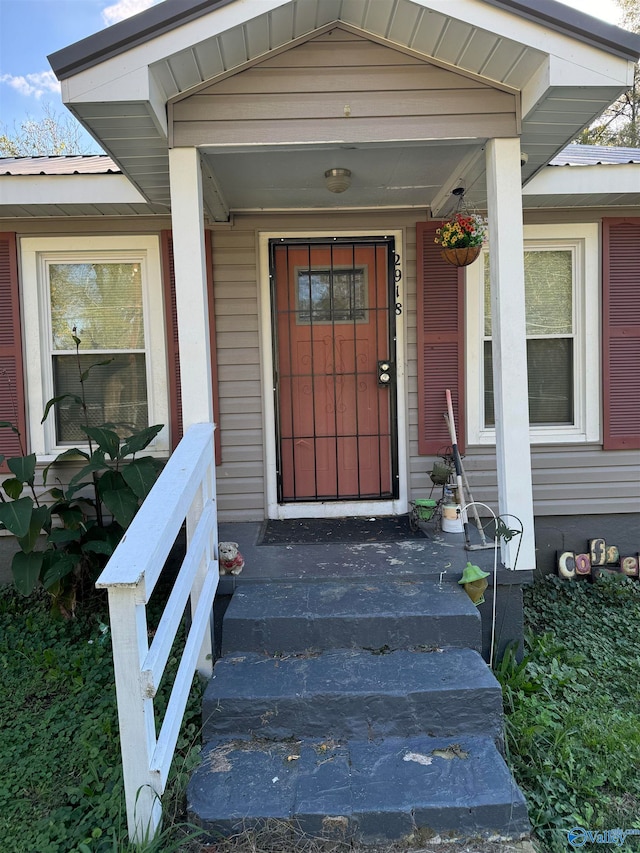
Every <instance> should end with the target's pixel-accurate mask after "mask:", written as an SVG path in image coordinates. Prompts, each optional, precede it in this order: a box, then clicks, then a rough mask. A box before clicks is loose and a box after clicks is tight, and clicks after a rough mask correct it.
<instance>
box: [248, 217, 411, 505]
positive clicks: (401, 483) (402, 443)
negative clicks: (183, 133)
mask: <svg viewBox="0 0 640 853" xmlns="http://www.w3.org/2000/svg"><path fill="white" fill-rule="evenodd" d="M364 237H393V239H394V241H395V252H396V258H395V261H396V263H395V269H396V271H397V272H396V278H397V282H396V305H397V306H398V307H397V309H396V313H395V315H394V316H395V336H396V341H395V347H396V383H395V393H396V412H397V424H396V428H397V444H398V447H397V452H398V472H397V475H398V497H397V498H395V499H392V500H375V501H366V500H364V501H357V500H345V501H313V502H309V503H306V502H295V503H285V504H281V503H278V478H277V453H276V441H277V435H276V432H277V431H276V414H275V401H274V381H273V344H274V332H273V328H272V311H271V282H270V270H269V244H270V242H271V241H272V240H286V239H298V240H306V239H307V238H308V239H309V240H310V241H311V240H319V239H322V240H327V241H331V240H333V238H338V239H339V238H344V239H347V240H354V241H357V240H358V239H361V238H364ZM258 240H259V261H258V263H259V268H258V275H259V292H258V310H259V316H260V360H261V366H262V406H263V409H262V411H263V424H264V454H265V501H266V515H267V518H275V519H286V518H332V517H333V518H336V517H340V516H345V515H354V516H363V515H371V516H373V515H401V514H403V513H405V512H407V509H408V500H407V494H408V470H407V460H408V453H407V450H408V438H407V423H408V421H407V392H406V373H405V367H406V361H405V316H406V297H405V281H404V232H403V231H402V230H391V231H390V230H386V231H382V230H380V229H366V230H362V229H361V230H358V231H334V232H331V233H329V234H328V233H327V232H326V231H308V232H304V233H301V232H299V231H295V232H290V231H287V232H283V231H277V232H267V231H261V232H259V234H258ZM398 311H400V312H401V313H398ZM390 390H391V389H390Z"/></svg>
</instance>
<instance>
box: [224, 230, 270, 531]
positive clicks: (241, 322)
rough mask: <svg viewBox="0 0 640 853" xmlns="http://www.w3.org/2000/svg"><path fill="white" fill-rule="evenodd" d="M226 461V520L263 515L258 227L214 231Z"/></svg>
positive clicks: (241, 519)
mask: <svg viewBox="0 0 640 853" xmlns="http://www.w3.org/2000/svg"><path fill="white" fill-rule="evenodd" d="M212 242H213V282H214V284H213V286H214V295H215V308H216V346H217V354H218V394H219V399H220V425H219V427H220V435H221V441H222V461H221V464H220V465H219V466H218V467H217V469H216V477H217V484H218V496H219V515H220V519H221V520H222V521H247V520H255V519H261V518H263V517H264V506H265V500H264V453H263V445H264V436H263V429H262V382H261V375H260V340H259V334H258V327H259V322H258V283H257V278H258V274H257V262H256V235H255V230H254V229H246V230H245V229H244V228H242V227H238V228H237V229H235V228H234V229H222V230H217V231H214V233H213V241H212Z"/></svg>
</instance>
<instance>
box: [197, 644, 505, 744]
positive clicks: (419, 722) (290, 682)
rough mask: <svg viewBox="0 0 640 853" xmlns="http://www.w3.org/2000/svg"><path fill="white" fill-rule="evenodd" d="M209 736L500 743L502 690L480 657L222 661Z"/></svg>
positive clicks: (212, 693)
mask: <svg viewBox="0 0 640 853" xmlns="http://www.w3.org/2000/svg"><path fill="white" fill-rule="evenodd" d="M203 721H204V731H203V739H204V741H205V742H206V741H208V740H210V739H212V738H213V737H216V736H220V735H228V734H233V733H235V732H245V733H247V734H251V735H253V736H254V737H263V738H287V737H296V736H302V735H304V736H311V737H316V736H317V737H322V736H332V737H342V738H363V739H366V738H370V737H390V736H398V737H400V736H403V735H405V736H406V735H417V734H426V733H429V734H432V735H437V736H440V735H442V736H459V735H461V734H463V733H464V734H488V735H489V736H491V737H492V738H494V740H495V741H496V742H497V743H501V742H502V722H503V718H502V692H501V689H500V685H499V684H498V682H497V681H496V679H495V677H494V675H493V674H492V672H491V670H490V669H489V668H488V666H487V665H486V663H485V662H484V661H483V660H482V658H481V657H480V655H479V654H478V652H476V651H473V650H471V649H456V648H452V649H448V650H446V651H444V652H441V653H438V652H425V651H418V650H415V651H405V650H400V651H395V652H390V653H388V654H380V653H374V652H371V651H363V650H357V649H339V650H333V651H327V652H323V653H322V654H320V655H314V654H311V655H309V654H304V653H302V654H286V655H282V656H277V657H272V656H269V657H267V656H265V655H260V654H256V653H255V652H243V653H239V652H238V653H234V654H231V655H228V656H227V657H224V658H222V659H221V660H219V661H218V662H217V663H216V665H215V668H214V671H213V678H212V679H211V680H210V681H209V684H208V685H207V688H206V690H205V694H204V698H203Z"/></svg>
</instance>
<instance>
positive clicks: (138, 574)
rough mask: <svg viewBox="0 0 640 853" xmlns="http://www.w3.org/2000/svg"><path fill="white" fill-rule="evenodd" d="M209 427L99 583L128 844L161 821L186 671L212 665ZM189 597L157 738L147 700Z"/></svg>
mask: <svg viewBox="0 0 640 853" xmlns="http://www.w3.org/2000/svg"><path fill="white" fill-rule="evenodd" d="M214 429H215V427H214V425H213V424H195V425H194V426H192V427H191V428H190V429H189V430H188V432H187V433H186V435H185V436H184V438H183V439H182V441H181V442H180V444H179V445H178V447H177V448H176V449H175V451H174V453H173V454H172V456H171V458H170V459H169V461H168V462H167V464H166V466H165V468H164V470H163V471H162V473H161V474H160V477H159V478H158V480H157V481H156V483H155V485H154V486H153V488H152V490H151V491H150V492H149V495H148V496H147V498H146V500H145V501H144V503H143V504H142V506H141V508H140V510H139V511H138V513H137V515H136V517H135V518H134V520H133V522H132V524H131V526H130V527H129V529H128V530H127V532H126V534H125V535H124V537H123V538H122V541H121V542H120V544H119V545H118V547H117V548H116V550H115V551H114V553H113V556H112V557H111V559H110V560H109V562H108V563H107V565H106V566H105V568H104V570H103V572H102V574H101V575H100V577H99V578H98V581H97V583H96V586H97V587H99V588H100V589H107V590H108V595H109V614H110V622H111V637H112V645H113V663H114V670H115V679H116V696H117V700H118V721H119V726H120V743H121V751H122V771H123V777H124V788H125V800H126V808H127V826H128V831H129V837H130V838H131V840H132V841H134V842H141V841H143V840H145V839H149V838H153V836H154V835H155V834H156V832H157V830H158V828H159V827H160V824H161V819H162V809H161V797H162V794H163V792H164V788H165V785H166V783H167V777H168V774H169V768H170V766H171V762H172V760H173V754H174V751H175V746H176V742H177V739H178V734H179V731H180V725H181V723H182V718H183V716H184V709H185V707H186V704H187V700H188V696H189V691H190V689H191V683H192V681H193V675H194V672H195V671H196V670H197V671H198V672H200V673H201V674H202V675H203V676H205V677H210V676H211V672H212V667H213V644H212V643H213V599H214V597H215V594H216V589H217V586H218V524H217V511H216V490H215V485H216V484H215V451H214V440H213V436H214ZM185 520H186V526H187V551H186V555H185V557H184V560H183V562H182V565H181V567H180V571H179V573H178V576H177V578H176V580H175V583H174V586H173V590H172V592H171V594H170V596H169V599H168V601H167V604H166V606H165V609H164V612H163V614H162V616H161V618H160V622H159V624H158V628H157V630H156V633H155V636H154V638H153V642H152V643H151V647H149V640H148V630H147V614H146V604H147V603H148V601H149V598H150V596H151V593H152V592H153V589H154V587H155V585H156V583H157V581H158V578H159V577H160V573H161V571H162V567H163V566H164V564H165V562H166V559H167V557H168V556H169V552H170V551H171V549H172V547H173V545H174V544H175V541H176V537H177V536H178V533H179V532H180V529H181V528H182V525H183V523H184V522H185ZM189 599H190V603H191V625H190V628H189V633H188V636H187V639H186V642H185V647H184V650H183V653H182V658H181V661H180V663H179V665H178V671H177V673H176V677H175V679H174V682H173V686H172V689H171V695H170V698H169V703H168V705H167V711H166V713H165V716H164V720H163V722H162V726H161V728H160V733H159V734H158V736H157V738H156V729H155V720H154V712H153V697H154V696H155V695H156V692H157V690H158V686H159V684H160V681H161V679H162V676H163V673H164V670H165V666H166V663H167V660H168V658H169V654H170V652H171V647H172V645H173V641H174V639H175V636H176V633H177V631H178V628H179V626H180V622H181V620H182V616H183V614H184V610H185V607H186V604H187V601H188V600H189Z"/></svg>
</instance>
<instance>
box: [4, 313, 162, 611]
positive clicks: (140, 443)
mask: <svg viewBox="0 0 640 853" xmlns="http://www.w3.org/2000/svg"><path fill="white" fill-rule="evenodd" d="M73 331H74V334H73V341H74V344H75V348H76V360H77V365H78V374H79V381H80V388H81V394H80V396H78V395H76V394H70V393H67V394H61V395H58V396H56V397H53V398H52V399H51V400H49V401H48V402H47V404H46V406H45V410H44V414H43V417H42V423H44V421H45V420H46V419H47V417H48V416H49V413H50V412H51V409H52V408H54V407H55V406H57V405H58V404H59V403H60V402H61V401H62V400H64V399H66V398H71V399H72V400H73V401H74V402H75V403H76V404H77V405H78V407H79V411H80V413H81V418H82V420H83V423H81V424H80V429H81V430H82V432H83V433H84V434H85V435H86V436H87V444H88V451H87V450H85V449H84V448H79V447H73V448H70V449H68V450H65V451H64V452H63V453H60V454H59V455H58V456H57V457H56V458H55V459H54V461H53V462H51V463H50V464H49V465H47V466H46V467H45V468H44V469H43V471H42V483H43V490H42V491H39V490H38V489H36V485H35V480H36V467H37V459H36V454H35V453H30V454H27V453H26V452H25V448H24V443H23V438H22V436H21V434H20V431H19V429H18V427H17V426H16V425H15V424H12V423H10V422H9V421H0V427H1V428H5V429H11V430H13V432H15V433H16V434H17V435H18V437H19V440H20V448H21V450H22V454H23V455H21V456H16V457H12V458H10V459H7V460H6V462H7V466H8V468H9V471H10V472H11V474H12V475H13V476H12V477H9V478H8V479H6V480H4V482H3V483H2V489H3V490H4V495H3V493H2V491H0V529H6V530H8V531H9V532H10V533H13V534H14V536H15V537H16V539H17V542H18V545H19V546H20V550H19V551H18V552H17V553H16V554H15V555H14V558H13V562H12V566H11V568H12V572H13V578H14V582H15V585H16V588H17V589H18V590H19V591H20V592H21V593H22V594H23V595H29V594H30V593H31V592H32V591H33V589H34V588H35V586H36V584H38V583H39V582H40V583H41V584H42V586H43V587H44V588H45V589H46V590H47V591H48V592H49V594H50V595H51V597H52V599H53V608H54V609H55V610H56V611H57V612H59V613H61V614H62V615H63V616H64V617H66V618H69V617H70V616H72V615H73V614H74V612H75V608H76V602H77V599H78V595H79V593H80V594H82V592H83V591H84V590H85V588H87V589H88V588H90V584H92V583H93V581H94V580H95V578H96V576H97V573H98V572H99V570H100V569H102V568H103V566H104V565H105V563H106V561H107V560H108V558H109V557H110V556H111V554H112V553H113V551H114V550H115V547H116V545H117V544H118V542H119V541H120V539H121V538H122V536H123V534H124V531H125V530H126V529H127V527H128V526H129V525H130V524H131V521H132V520H133V518H134V516H135V514H136V512H137V511H138V508H139V507H140V504H141V503H142V501H143V500H144V498H145V497H146V496H147V494H148V493H149V491H150V490H151V487H152V486H153V484H154V483H155V481H156V479H157V476H158V473H159V469H160V467H161V463H160V462H159V461H158V460H156V459H154V458H153V457H151V456H142V457H139V456H137V454H139V453H140V452H141V451H143V450H144V449H145V448H146V447H147V446H148V445H149V444H150V443H151V441H152V440H153V439H154V438H155V436H156V435H157V434H158V433H159V432H160V430H161V429H162V425H161V424H159V425H155V426H150V427H147V428H145V429H143V430H139V431H137V432H132V431H131V430H130V429H128V428H126V427H125V426H123V425H121V424H113V423H106V424H103V425H102V426H98V427H95V426H89V421H88V409H87V403H86V395H85V384H86V383H87V381H88V380H89V378H90V374H91V371H92V369H93V368H94V367H98V366H101V365H104V364H107V363H108V361H110V360H107V361H100V362H97V363H95V364H92V365H91V366H90V367H88V368H87V369H85V370H83V369H82V366H81V362H80V344H81V341H80V339H79V338H78V337H77V336H76V334H75V331H76V330H75V328H74V330H73ZM125 431H126V432H130V433H131V434H130V435H127V436H126V437H125V438H121V435H120V433H121V432H125ZM3 461H4V456H1V455H0V464H1V463H2V462H3ZM69 461H73V462H76V463H80V465H81V467H80V470H79V471H77V473H75V474H74V475H73V476H72V477H71V479H70V480H69V482H68V484H67V485H66V486H65V485H63V484H62V483H61V482H60V481H57V483H56V485H55V486H52V487H50V488H47V486H48V481H49V477H50V474H51V471H52V469H53V466H56V465H57V464H58V463H60V462H69ZM5 496H6V497H5ZM42 535H44V542H43V541H42V539H41V536H42Z"/></svg>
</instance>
